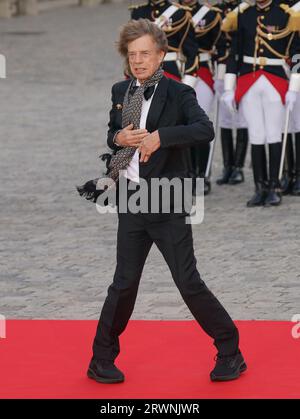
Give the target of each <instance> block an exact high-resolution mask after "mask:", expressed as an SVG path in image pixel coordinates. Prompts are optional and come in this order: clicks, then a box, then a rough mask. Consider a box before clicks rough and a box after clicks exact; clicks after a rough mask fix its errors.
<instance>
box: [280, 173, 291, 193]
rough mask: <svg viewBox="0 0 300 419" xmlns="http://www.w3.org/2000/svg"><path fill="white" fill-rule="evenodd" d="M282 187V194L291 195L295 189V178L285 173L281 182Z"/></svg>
mask: <svg viewBox="0 0 300 419" xmlns="http://www.w3.org/2000/svg"><path fill="white" fill-rule="evenodd" d="M280 189H281V193H282V195H289V194H290V193H291V192H292V189H293V178H292V177H290V176H289V175H288V174H287V173H284V175H283V176H282V179H281V182H280Z"/></svg>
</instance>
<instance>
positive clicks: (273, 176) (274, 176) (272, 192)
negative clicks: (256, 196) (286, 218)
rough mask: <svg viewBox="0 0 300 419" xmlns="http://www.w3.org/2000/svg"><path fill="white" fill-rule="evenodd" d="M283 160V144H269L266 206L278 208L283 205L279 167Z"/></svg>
mask: <svg viewBox="0 0 300 419" xmlns="http://www.w3.org/2000/svg"><path fill="white" fill-rule="evenodd" d="M280 158H281V142H280V143H273V144H269V174H270V176H269V177H270V182H269V190H268V195H267V197H266V200H265V206H266V207H271V206H278V205H280V203H281V193H280V182H279V178H278V176H279V167H280Z"/></svg>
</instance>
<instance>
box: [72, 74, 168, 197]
mask: <svg viewBox="0 0 300 419" xmlns="http://www.w3.org/2000/svg"><path fill="white" fill-rule="evenodd" d="M163 73H164V72H163V70H162V69H161V68H159V69H158V70H156V72H155V73H154V74H153V75H152V77H151V78H150V79H148V80H146V81H145V82H144V83H143V84H141V85H140V86H138V87H137V88H136V90H135V92H134V94H133V96H131V95H130V90H132V88H133V86H134V85H135V80H132V81H131V83H130V84H129V86H128V88H127V90H126V93H125V97H124V103H123V111H122V128H125V127H127V126H128V125H130V124H133V129H139V127H140V120H141V112H142V104H143V99H144V92H145V90H146V89H148V88H149V87H151V86H155V85H156V84H157V83H158V82H159V81H160V80H161V78H162V77H163ZM135 152H136V147H122V148H121V149H120V150H118V151H117V152H116V153H115V154H113V155H111V154H104V155H102V160H108V163H107V168H108V171H107V173H106V176H105V177H101V178H97V179H93V180H90V181H88V182H86V183H85V184H84V185H82V186H77V187H76V188H77V190H78V192H79V194H80V195H81V196H84V197H85V198H86V199H88V200H93V202H96V201H97V198H98V197H99V195H101V193H102V192H103V191H104V190H105V189H106V188H105V186H104V185H107V178H110V179H112V180H113V181H114V182H115V183H116V182H117V181H118V180H119V171H120V170H125V169H126V168H127V167H128V165H129V163H130V162H131V159H132V157H133V155H134V154H135Z"/></svg>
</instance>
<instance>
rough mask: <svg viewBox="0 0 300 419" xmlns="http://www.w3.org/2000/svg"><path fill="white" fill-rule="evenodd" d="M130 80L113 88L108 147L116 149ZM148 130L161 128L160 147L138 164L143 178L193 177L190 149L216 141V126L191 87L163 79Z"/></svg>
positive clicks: (152, 109) (155, 99) (153, 101)
mask: <svg viewBox="0 0 300 419" xmlns="http://www.w3.org/2000/svg"><path fill="white" fill-rule="evenodd" d="M129 83H130V80H124V81H121V82H119V83H116V84H115V85H114V86H113V87H112V109H111V111H110V120H109V124H108V126H109V131H108V136H107V144H108V146H109V147H110V148H111V149H113V150H118V149H119V147H118V146H116V145H115V144H114V143H113V138H114V135H115V134H116V132H117V131H119V130H120V129H122V107H121V106H120V105H123V101H124V96H125V92H126V90H127V88H128V85H129ZM146 128H147V130H148V131H149V132H153V131H155V130H157V129H158V132H159V136H160V143H161V146H160V148H159V149H158V150H157V151H156V152H154V153H153V154H152V155H151V157H150V159H149V160H148V162H146V163H139V173H140V177H142V178H144V179H146V180H148V179H150V178H152V177H157V178H161V177H166V178H168V179H171V178H173V177H180V178H182V177H190V175H191V172H190V169H191V168H190V163H189V162H190V150H189V147H191V146H196V145H200V144H205V143H208V142H209V141H212V140H213V138H214V129H213V124H212V123H211V121H210V120H209V119H208V117H207V115H206V114H205V112H204V111H203V110H202V109H201V108H200V106H199V105H198V102H197V99H196V93H195V91H194V89H192V88H191V87H189V86H187V85H185V84H182V83H180V82H177V81H175V80H172V79H168V78H166V77H165V76H163V78H162V79H161V80H160V82H159V84H158V86H157V88H156V90H155V92H154V96H153V99H152V103H151V106H150V109H149V113H148V117H147V121H146Z"/></svg>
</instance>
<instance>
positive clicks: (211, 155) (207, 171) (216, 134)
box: [205, 94, 220, 178]
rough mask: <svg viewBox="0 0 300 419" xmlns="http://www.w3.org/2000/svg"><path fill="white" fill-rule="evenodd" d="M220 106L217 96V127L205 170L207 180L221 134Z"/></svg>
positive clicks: (215, 120) (217, 96)
mask: <svg viewBox="0 0 300 419" xmlns="http://www.w3.org/2000/svg"><path fill="white" fill-rule="evenodd" d="M219 104H220V103H219V95H218V94H216V104H215V114H214V121H213V124H214V127H215V138H214V139H213V140H212V141H211V143H210V147H209V155H208V161H207V165H206V170H205V178H209V177H210V173H211V166H212V160H213V155H214V150H215V144H216V140H217V138H218V134H219V127H218V123H219Z"/></svg>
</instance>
